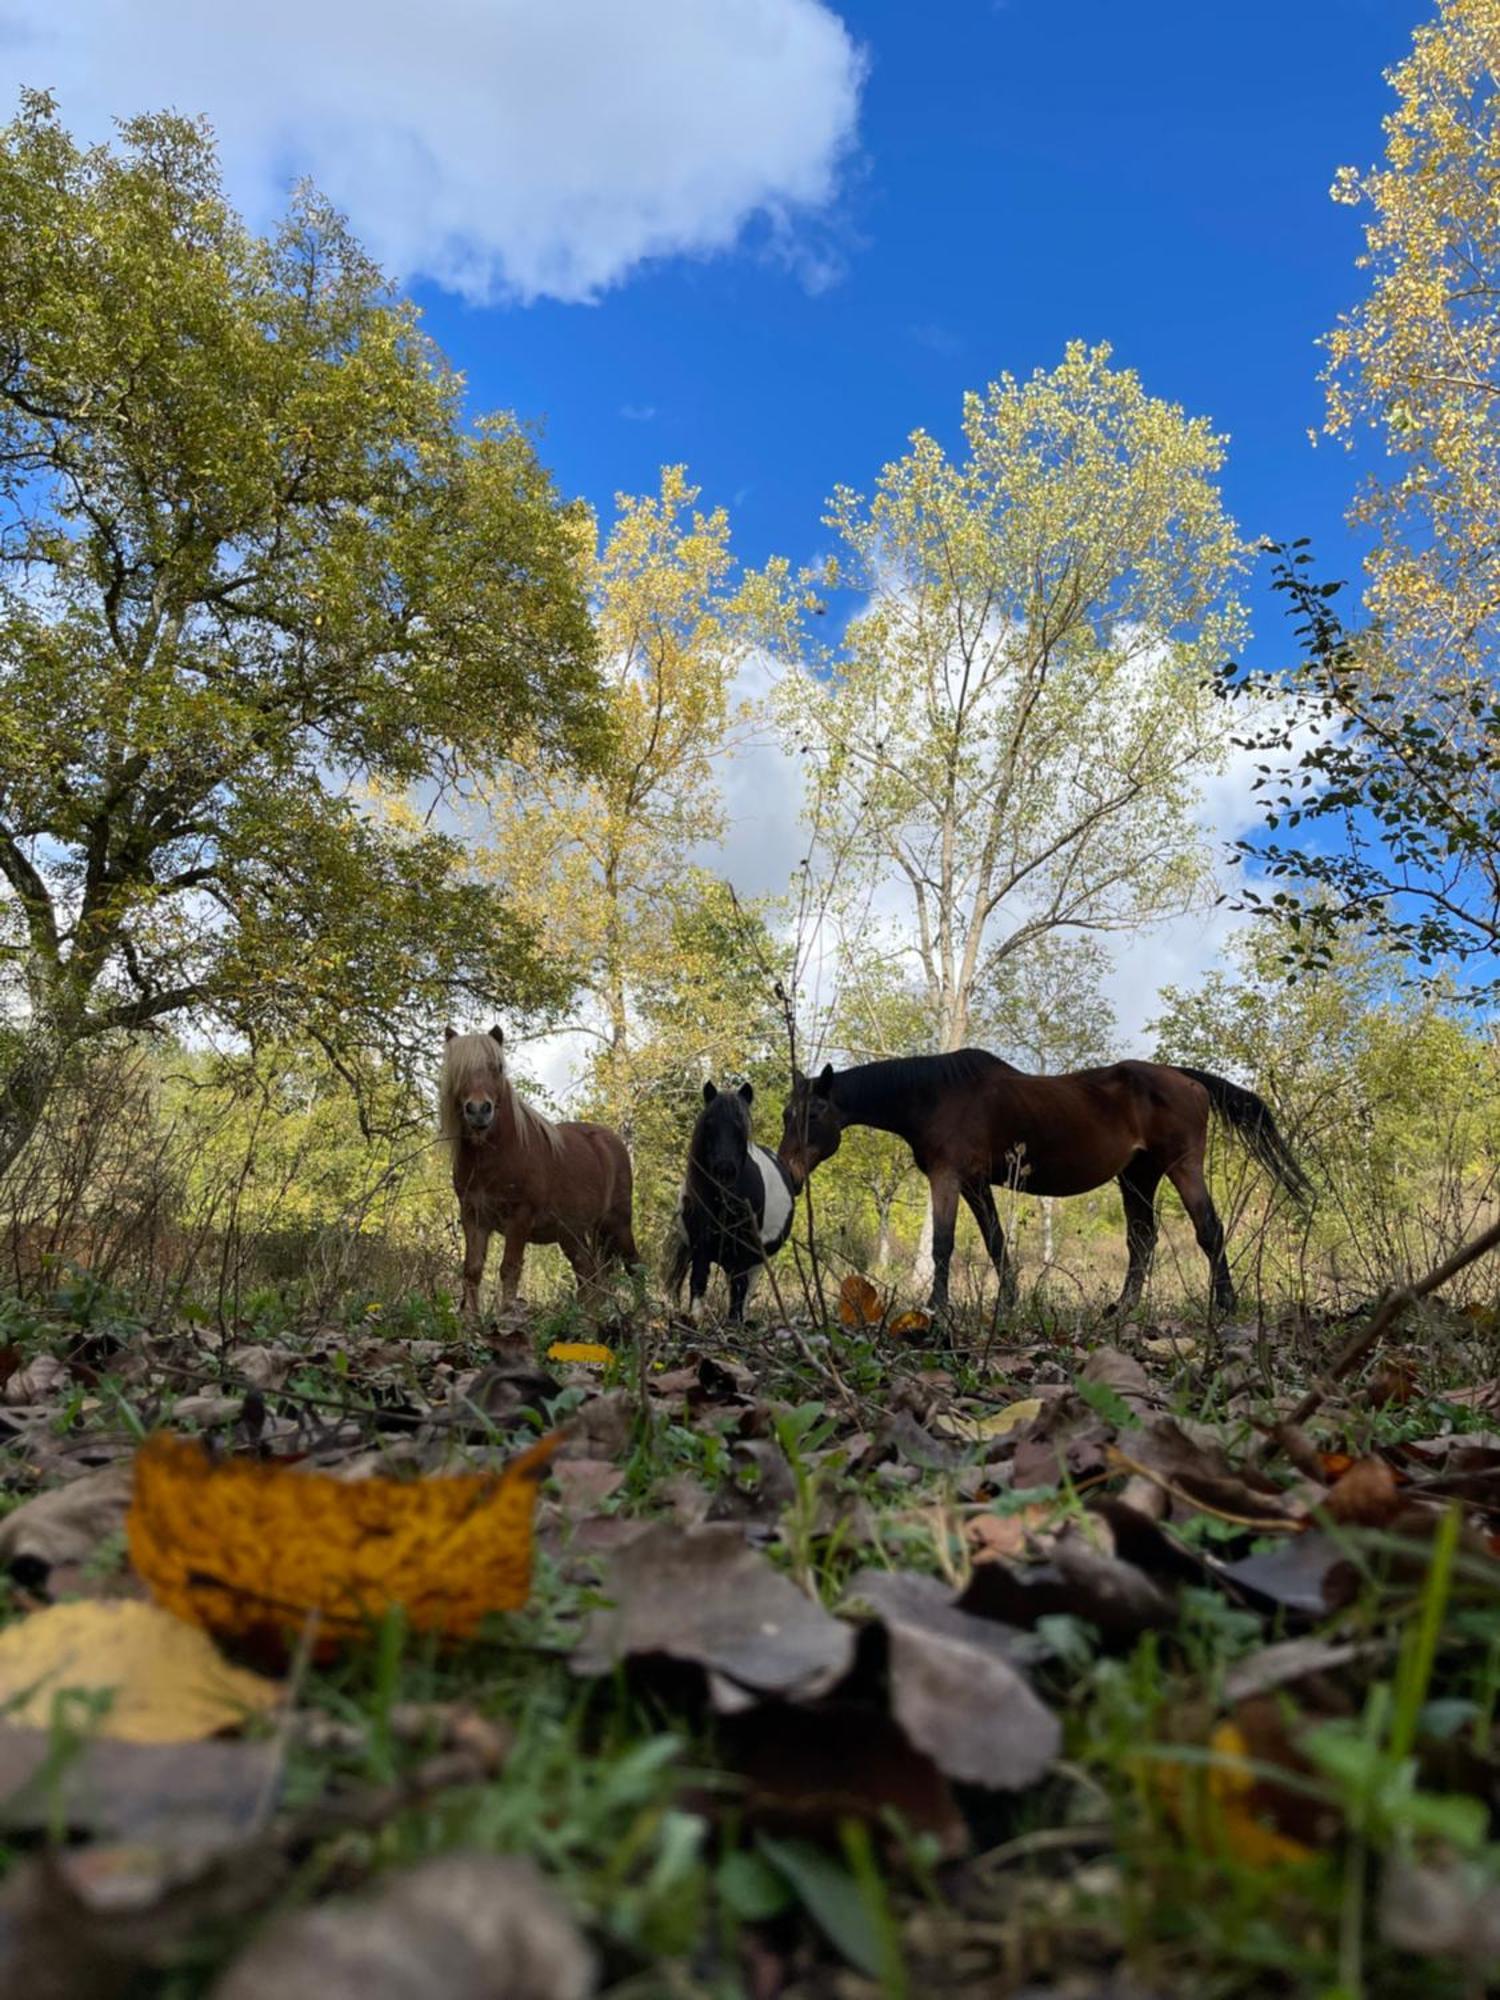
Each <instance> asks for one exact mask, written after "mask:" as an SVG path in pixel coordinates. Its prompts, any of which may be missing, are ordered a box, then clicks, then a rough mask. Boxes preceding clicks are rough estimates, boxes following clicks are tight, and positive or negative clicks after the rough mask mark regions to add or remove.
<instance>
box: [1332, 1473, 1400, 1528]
mask: <svg viewBox="0 0 1500 2000" xmlns="http://www.w3.org/2000/svg"><path fill="white" fill-rule="evenodd" d="M1402 1504H1403V1502H1402V1496H1401V1489H1400V1486H1399V1485H1398V1483H1397V1480H1396V1475H1395V1473H1394V1472H1393V1471H1392V1470H1391V1468H1390V1467H1389V1466H1388V1465H1387V1464H1386V1462H1385V1460H1384V1459H1383V1458H1361V1459H1357V1460H1356V1461H1355V1463H1354V1464H1353V1465H1351V1466H1350V1468H1349V1470H1348V1471H1347V1472H1346V1473H1344V1474H1343V1475H1342V1476H1341V1477H1340V1478H1339V1479H1337V1480H1336V1481H1335V1482H1334V1484H1333V1485H1332V1486H1331V1487H1330V1488H1329V1490H1328V1498H1327V1499H1326V1500H1325V1501H1324V1502H1323V1511H1324V1512H1325V1513H1326V1514H1327V1516H1328V1518H1329V1520H1330V1521H1337V1522H1339V1523H1340V1524H1341V1525H1343V1526H1344V1527H1352V1528H1384V1527H1388V1526H1389V1525H1390V1523H1391V1522H1392V1521H1393V1520H1394V1519H1395V1518H1396V1516H1397V1514H1399V1513H1400V1511H1401V1508H1402Z"/></svg>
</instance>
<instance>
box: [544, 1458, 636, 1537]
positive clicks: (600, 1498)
mask: <svg viewBox="0 0 1500 2000" xmlns="http://www.w3.org/2000/svg"><path fill="white" fill-rule="evenodd" d="M552 1477H553V1478H554V1479H555V1480H556V1481H557V1490H558V1495H559V1497H560V1499H561V1501H562V1510H563V1512H564V1514H566V1515H567V1517H568V1519H569V1520H570V1521H577V1520H581V1519H582V1517H583V1516H584V1515H585V1514H592V1513H593V1511H594V1509H595V1508H596V1507H599V1506H602V1505H603V1503H604V1502H605V1501H606V1500H607V1499H609V1497H610V1495H611V1494H612V1493H618V1491H619V1490H620V1488H621V1487H622V1486H623V1485H624V1484H625V1474H624V1472H623V1471H622V1470H621V1469H620V1467H619V1466H618V1465H611V1464H610V1463H609V1461H608V1459H604V1458H559V1459H558V1460H557V1461H556V1462H555V1464H554V1465H553V1467H552Z"/></svg>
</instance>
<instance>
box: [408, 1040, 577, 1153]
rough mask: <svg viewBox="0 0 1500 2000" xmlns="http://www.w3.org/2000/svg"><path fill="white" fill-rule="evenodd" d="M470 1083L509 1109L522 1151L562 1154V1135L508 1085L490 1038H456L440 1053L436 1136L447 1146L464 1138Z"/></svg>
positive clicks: (498, 1049) (499, 1053)
mask: <svg viewBox="0 0 1500 2000" xmlns="http://www.w3.org/2000/svg"><path fill="white" fill-rule="evenodd" d="M471 1083H478V1084H482V1085H484V1086H485V1087H486V1088H487V1089H488V1090H489V1092H490V1094H491V1095H492V1096H493V1097H494V1099H495V1102H496V1103H497V1104H504V1105H507V1106H508V1107H509V1109H510V1114H511V1117H512V1119H513V1120H514V1121H515V1128H516V1137H517V1139H518V1140H519V1142H520V1145H521V1149H522V1151H523V1152H529V1151H530V1150H531V1149H532V1148H533V1147H535V1146H545V1147H547V1148H548V1149H549V1150H550V1151H552V1152H554V1153H560V1152H561V1151H562V1134H561V1133H560V1132H559V1131H558V1129H557V1127H556V1125H554V1124H553V1122H552V1120H551V1119H550V1118H544V1117H543V1116H542V1114H541V1112H540V1111H537V1110H535V1109H534V1108H533V1107H532V1106H531V1105H529V1104H528V1103H527V1102H526V1099H525V1098H524V1097H523V1096H522V1095H521V1093H520V1091H518V1090H517V1089H516V1087H515V1085H514V1084H513V1083H512V1082H511V1080H510V1075H509V1072H508V1071H507V1069H506V1067H505V1056H504V1053H503V1051H502V1050H501V1047H500V1044H499V1043H498V1042H497V1041H496V1040H495V1038H494V1036H493V1035H455V1036H454V1037H453V1039H452V1041H450V1042H449V1043H448V1045H447V1046H446V1048H445V1049H444V1050H443V1067H442V1071H441V1073H440V1075H439V1077H438V1134H439V1136H440V1137H441V1138H443V1139H445V1140H446V1141H447V1142H448V1144H449V1145H450V1146H457V1145H458V1143H459V1141H460V1139H462V1137H463V1130H464V1115H463V1110H462V1104H463V1098H464V1094H465V1092H466V1091H467V1089H468V1087H469V1085H470V1084H471Z"/></svg>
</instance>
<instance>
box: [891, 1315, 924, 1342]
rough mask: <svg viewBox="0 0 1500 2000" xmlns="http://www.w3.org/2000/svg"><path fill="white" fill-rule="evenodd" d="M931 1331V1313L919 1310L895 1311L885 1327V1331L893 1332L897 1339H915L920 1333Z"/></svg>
mask: <svg viewBox="0 0 1500 2000" xmlns="http://www.w3.org/2000/svg"><path fill="white" fill-rule="evenodd" d="M931 1331H932V1314H931V1313H930V1312H921V1311H919V1310H913V1311H911V1312H904V1313H897V1315H896V1317H895V1318H894V1319H893V1320H892V1321H891V1323H890V1325H889V1326H888V1327H887V1328H886V1332H887V1333H889V1334H894V1335H895V1337H896V1339H897V1340H917V1339H919V1338H920V1337H921V1335H922V1334H924V1333H931Z"/></svg>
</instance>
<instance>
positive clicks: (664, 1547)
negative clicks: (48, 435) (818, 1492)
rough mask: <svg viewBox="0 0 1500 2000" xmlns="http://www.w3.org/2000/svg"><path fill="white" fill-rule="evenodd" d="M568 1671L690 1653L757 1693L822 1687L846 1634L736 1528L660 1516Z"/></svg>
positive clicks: (613, 1571)
mask: <svg viewBox="0 0 1500 2000" xmlns="http://www.w3.org/2000/svg"><path fill="white" fill-rule="evenodd" d="M605 1588H606V1589H607V1590H608V1592H609V1594H610V1596H611V1597H612V1598H613V1599H614V1605H613V1607H612V1608H611V1609H609V1610H602V1611H596V1612H595V1613H594V1614H593V1616H592V1617H591V1619H590V1620H589V1626H588V1630H587V1632H586V1633H585V1635H584V1639H583V1643H582V1644H581V1645H580V1646H579V1648H578V1650H577V1651H576V1652H575V1653H574V1655H573V1670H574V1672H575V1673H581V1674H602V1673H608V1672H609V1671H610V1669H611V1668H612V1667H614V1666H615V1665H617V1664H618V1663H619V1662H620V1661H621V1660H625V1659H631V1658H641V1657H643V1656H649V1655H651V1654H664V1655H666V1656H667V1657H668V1658H670V1659H674V1660H691V1661H694V1662H696V1664H697V1665H699V1666H701V1667H703V1668H705V1669H706V1670H708V1671H710V1672H713V1673H718V1674H722V1675H724V1676H725V1677H726V1678H727V1679H729V1680H732V1681H736V1682H738V1683H739V1685H740V1686H741V1687H745V1688H749V1689H752V1690H753V1691H754V1692H756V1693H757V1694H784V1695H800V1696H811V1695H814V1694H821V1693H823V1692H824V1691H826V1690H827V1689H828V1688H830V1687H832V1686H833V1685H834V1683H835V1682H836V1681H838V1680H840V1679H842V1677H843V1676H844V1674H845V1673H847V1671H848V1669H849V1667H850V1665H851V1664H852V1662H853V1658H854V1634H853V1632H851V1631H850V1629H849V1627H848V1626H847V1625H841V1624H840V1623H839V1621H838V1620H837V1619H836V1618H831V1617H830V1616H829V1615H828V1613H827V1612H826V1611H824V1610H823V1608H822V1607H821V1606H820V1605H817V1604H814V1603H813V1601H812V1600H811V1598H809V1597H807V1596H805V1595H804V1593H803V1592H802V1591H800V1590H799V1589H798V1588H797V1586H796V1585H795V1584H794V1583H793V1582H791V1580H790V1579H789V1578H788V1577H785V1576H783V1575H781V1573H780V1572H779V1571H777V1570H774V1569H772V1567H771V1565H770V1564H769V1563H768V1562H767V1561H766V1559H765V1557H764V1556H760V1555H756V1554H755V1552H754V1551H753V1550H752V1549H749V1548H747V1547H746V1545H745V1539H744V1536H743V1534H742V1533H741V1532H740V1530H739V1529H738V1528H737V1527H733V1526H730V1525H727V1524H725V1525H720V1524H714V1523H710V1524H709V1525H707V1526H705V1527H701V1528H689V1529H683V1528H679V1527H677V1526H676V1525H675V1524H673V1523H672V1522H668V1521H661V1522H658V1523H656V1524H655V1525H654V1526H653V1527H652V1528H650V1529H648V1531H647V1532H646V1533H645V1534H644V1535H641V1536H639V1537H637V1539H635V1540H634V1541H632V1542H631V1543H630V1544H629V1546H628V1547H625V1548H622V1549H620V1550H619V1551H618V1553H617V1554H616V1555H615V1557H614V1560H613V1562H612V1563H611V1564H610V1568H609V1574H608V1576H607V1578H606V1580H605Z"/></svg>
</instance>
